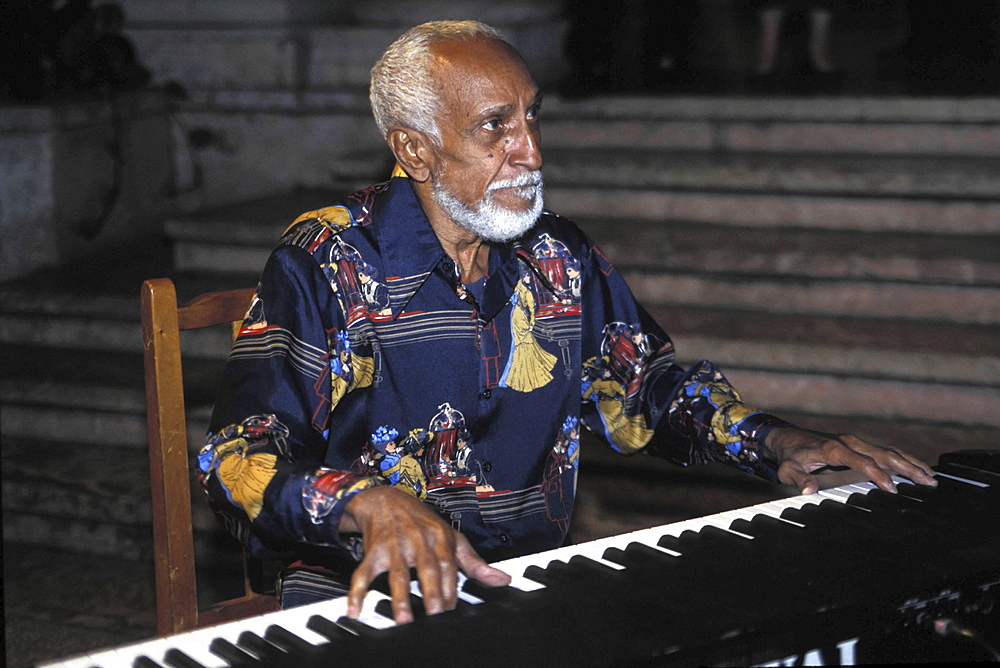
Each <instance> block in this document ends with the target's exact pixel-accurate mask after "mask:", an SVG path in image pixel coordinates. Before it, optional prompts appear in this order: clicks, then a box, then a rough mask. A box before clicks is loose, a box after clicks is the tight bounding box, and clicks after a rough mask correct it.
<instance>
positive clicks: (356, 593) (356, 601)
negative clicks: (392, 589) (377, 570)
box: [347, 562, 374, 619]
mask: <svg viewBox="0 0 1000 668" xmlns="http://www.w3.org/2000/svg"><path fill="white" fill-rule="evenodd" d="M373 579H374V578H372V577H371V575H369V573H368V569H367V568H365V564H364V562H362V563H361V564H360V565H359V566H358V567H357V568H356V569H354V574H353V575H351V586H350V589H348V591H347V616H348V617H350V618H351V619H357V618H358V617H360V616H361V609H362V606H363V604H364V601H365V595H366V594H367V593H368V587H370V586H371V583H372V580H373Z"/></svg>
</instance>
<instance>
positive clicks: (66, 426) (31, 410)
mask: <svg viewBox="0 0 1000 668" xmlns="http://www.w3.org/2000/svg"><path fill="white" fill-rule="evenodd" d="M214 387H217V383H216V384H213V385H212V388H214ZM0 389H2V391H3V395H4V403H3V405H2V406H0V417H2V419H3V426H2V427H0V433H2V434H3V436H4V438H8V437H13V438H39V439H48V440H55V441H65V442H68V443H87V444H92V445H95V446H96V445H101V444H107V445H112V446H116V447H122V448H134V449H138V450H145V449H146V447H147V438H146V408H145V403H144V394H143V388H142V386H141V385H135V386H128V387H125V386H107V385H94V384H79V383H68V382H61V381H59V380H35V381H31V380H15V381H11V380H7V379H2V380H0ZM200 389H201V393H206V392H210V391H211V390H210V388H209V387H202V388H200ZM211 410H212V403H211V402H209V403H203V402H199V403H197V404H191V405H190V406H189V407H188V411H187V421H188V442H189V443H190V444H191V447H192V449H193V451H196V450H197V449H198V448H199V447H200V445H201V444H202V443H204V440H205V432H206V428H207V426H208V420H209V417H210V415H211Z"/></svg>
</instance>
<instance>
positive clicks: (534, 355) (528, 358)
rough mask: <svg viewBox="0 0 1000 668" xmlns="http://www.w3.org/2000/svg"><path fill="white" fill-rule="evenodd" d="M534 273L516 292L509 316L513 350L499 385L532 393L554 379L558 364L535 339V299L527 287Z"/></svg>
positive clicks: (525, 275) (526, 274) (524, 277)
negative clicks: (554, 369) (553, 373)
mask: <svg viewBox="0 0 1000 668" xmlns="http://www.w3.org/2000/svg"><path fill="white" fill-rule="evenodd" d="M530 280H531V274H530V273H525V274H524V276H523V277H522V279H521V280H520V281H518V282H517V287H516V288H515V289H514V298H513V299H512V300H511V301H512V302H513V310H512V312H511V317H510V330H511V338H512V342H511V350H510V359H508V360H507V368H506V369H505V370H504V373H503V377H502V378H501V379H500V385H501V386H503V387H509V388H510V389H512V390H517V391H518V392H531V391H532V390H536V389H538V388H539V387H543V386H544V385H546V384H547V383H548V382H549V381H551V380H552V369H553V368H555V365H556V362H557V361H558V360H557V358H556V356H555V355H553V354H551V353H549V352H548V351H547V350H545V349H544V348H542V346H541V345H540V344H539V343H538V341H537V340H536V339H535V335H534V333H532V328H533V327H534V326H535V297H534V295H533V294H532V293H531V289H530V288H529V287H528V281H530Z"/></svg>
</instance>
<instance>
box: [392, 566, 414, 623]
mask: <svg viewBox="0 0 1000 668" xmlns="http://www.w3.org/2000/svg"><path fill="white" fill-rule="evenodd" d="M389 595H390V597H391V598H392V618H393V619H395V620H396V623H397V624H409V623H410V622H412V621H413V610H412V609H411V607H410V569H409V568H406V567H405V566H399V565H398V566H393V567H392V568H390V569H389Z"/></svg>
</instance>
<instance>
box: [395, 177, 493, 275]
mask: <svg viewBox="0 0 1000 668" xmlns="http://www.w3.org/2000/svg"><path fill="white" fill-rule="evenodd" d="M422 185H424V184H414V186H415V187H414V190H415V191H416V193H417V199H418V200H419V201H420V205H421V206H422V207H423V209H424V212H425V213H426V214H427V220H428V221H430V224H431V229H433V230H434V234H435V235H436V236H437V238H438V242H439V243H440V244H441V247H442V248H443V249H444V252H445V253H446V254H447V255H448V257H450V258H451V259H452V260H454V261H455V264H456V265H458V269H459V280H460V281H461V282H462V283H474V282H476V281H478V280H479V279H481V278H482V277H483V276H485V275H486V272H487V270H488V269H489V260H490V247H489V244H487V243H486V242H485V241H484V240H483V239H482V238H480V237H478V236H476V235H475V234H473V233H472V232H470V231H468V230H467V229H465V228H464V227H461V226H460V225H458V224H457V223H455V221H453V220H452V219H451V218H450V217H449V216H448V215H447V214H446V213H444V211H442V210H441V209H440V207H438V205H437V202H435V201H434V198H433V196H431V195H430V193H429V192H426V190H427V189H425V188H421V187H420V186H422Z"/></svg>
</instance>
